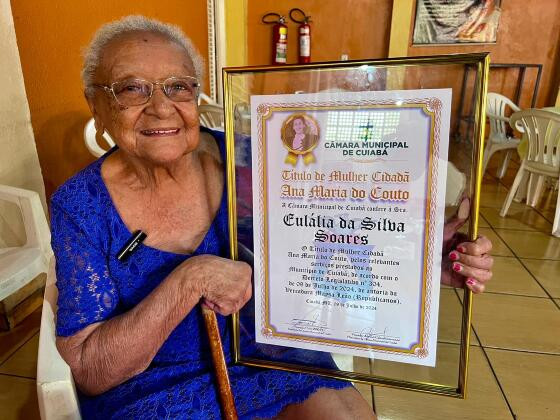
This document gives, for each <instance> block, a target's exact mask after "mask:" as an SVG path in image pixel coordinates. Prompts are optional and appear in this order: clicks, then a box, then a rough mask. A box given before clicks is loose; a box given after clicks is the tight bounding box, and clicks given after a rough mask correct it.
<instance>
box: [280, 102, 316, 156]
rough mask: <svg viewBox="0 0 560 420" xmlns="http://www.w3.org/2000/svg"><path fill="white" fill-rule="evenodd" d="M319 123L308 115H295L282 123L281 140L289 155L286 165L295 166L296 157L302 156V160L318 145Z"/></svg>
mask: <svg viewBox="0 0 560 420" xmlns="http://www.w3.org/2000/svg"><path fill="white" fill-rule="evenodd" d="M319 132H320V130H319V123H318V122H317V120H315V119H314V118H313V117H311V116H310V115H307V114H304V113H295V114H292V115H290V116H289V117H288V118H286V120H285V121H284V122H283V123H282V133H281V139H282V143H284V146H285V147H286V149H288V151H289V154H288V157H287V158H286V163H292V164H294V165H295V162H296V160H297V157H296V156H294V154H295V155H304V160H306V161H307V159H306V157H307V156H309V157H311V156H312V155H310V152H311V151H312V150H313V149H314V148H315V147H316V146H317V144H318V143H319Z"/></svg>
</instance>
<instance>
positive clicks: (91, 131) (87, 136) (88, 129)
mask: <svg viewBox="0 0 560 420" xmlns="http://www.w3.org/2000/svg"><path fill="white" fill-rule="evenodd" d="M96 134H97V130H96V129H95V121H94V119H93V118H91V119H90V120H89V121H88V122H87V124H86V126H85V127H84V140H85V142H86V147H87V149H88V150H89V152H90V153H91V154H92V155H93V156H95V157H100V156H103V155H104V154H105V153H107V150H108V149H104V148H103V147H101V145H99V143H97V137H96ZM103 139H104V140H105V141H106V142H107V144H108V145H109V148H111V147H113V146H114V145H115V142H114V141H113V139H112V138H111V136H110V135H109V133H107V132H104V133H103Z"/></svg>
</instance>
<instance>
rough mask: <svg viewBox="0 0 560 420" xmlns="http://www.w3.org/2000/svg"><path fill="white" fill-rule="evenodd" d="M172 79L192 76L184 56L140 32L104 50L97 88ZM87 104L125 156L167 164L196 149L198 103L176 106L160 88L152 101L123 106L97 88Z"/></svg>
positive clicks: (164, 41)
mask: <svg viewBox="0 0 560 420" xmlns="http://www.w3.org/2000/svg"><path fill="white" fill-rule="evenodd" d="M172 76H192V77H194V69H193V65H192V62H191V60H190V59H189V58H188V57H187V56H186V54H185V51H184V50H183V49H182V48H181V47H179V46H178V45H176V44H174V43H171V42H169V41H168V40H166V39H165V38H163V37H161V36H158V35H155V34H151V33H144V32H142V33H135V34H129V35H125V36H123V37H121V38H118V39H117V40H115V41H113V42H112V43H110V44H109V45H108V46H107V47H106V48H105V50H104V51H103V55H102V58H101V63H100V66H99V69H98V71H97V74H96V76H95V83H98V84H103V85H111V83H113V82H116V81H120V80H123V79H128V78H138V79H144V80H148V81H150V82H155V81H164V80H165V79H168V78H169V77H172ZM88 103H89V105H90V108H91V110H92V112H93V114H94V118H95V120H96V123H97V125H98V126H99V125H102V126H103V127H104V128H105V129H106V130H107V131H108V132H109V134H110V135H111V137H112V138H113V139H114V140H115V142H116V143H117V145H118V146H119V148H120V149H121V150H122V151H123V152H125V153H127V154H129V155H131V156H134V157H136V158H140V159H142V160H145V161H147V162H150V163H152V164H156V165H165V164H166V163H171V162H174V161H176V160H177V159H179V158H181V157H182V156H184V155H185V154H187V153H189V152H191V151H193V150H195V149H196V148H197V146H198V142H199V124H198V111H197V104H196V103H195V100H193V101H192V102H173V101H172V100H170V99H169V98H167V96H165V94H164V92H163V91H162V90H161V85H158V86H154V92H153V95H152V97H151V99H150V100H149V101H148V103H146V104H144V105H138V106H130V107H123V106H121V105H119V104H118V103H117V102H116V101H115V99H114V98H113V96H112V94H111V93H110V92H105V91H104V90H102V89H96V92H95V96H94V97H93V98H90V99H88Z"/></svg>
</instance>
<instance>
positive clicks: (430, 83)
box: [223, 53, 489, 398]
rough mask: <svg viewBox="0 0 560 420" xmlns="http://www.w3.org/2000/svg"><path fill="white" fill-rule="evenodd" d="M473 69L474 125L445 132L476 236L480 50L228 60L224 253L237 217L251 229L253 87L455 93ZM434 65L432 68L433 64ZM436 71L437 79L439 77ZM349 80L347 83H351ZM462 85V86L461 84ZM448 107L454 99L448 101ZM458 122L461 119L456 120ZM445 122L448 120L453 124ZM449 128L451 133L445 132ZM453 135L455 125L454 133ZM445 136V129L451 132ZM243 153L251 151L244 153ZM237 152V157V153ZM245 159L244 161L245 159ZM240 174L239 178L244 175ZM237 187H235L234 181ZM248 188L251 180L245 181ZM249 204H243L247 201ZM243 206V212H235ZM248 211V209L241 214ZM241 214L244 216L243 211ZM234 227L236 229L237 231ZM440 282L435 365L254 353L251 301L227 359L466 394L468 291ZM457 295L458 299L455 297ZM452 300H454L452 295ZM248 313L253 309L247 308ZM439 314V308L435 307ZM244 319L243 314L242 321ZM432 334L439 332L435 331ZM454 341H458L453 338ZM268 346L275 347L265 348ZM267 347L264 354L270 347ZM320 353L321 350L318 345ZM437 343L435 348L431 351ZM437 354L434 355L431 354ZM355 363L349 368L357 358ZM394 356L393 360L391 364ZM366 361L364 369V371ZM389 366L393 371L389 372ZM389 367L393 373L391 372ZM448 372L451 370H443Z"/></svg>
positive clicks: (484, 60)
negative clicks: (448, 311) (449, 314)
mask: <svg viewBox="0 0 560 420" xmlns="http://www.w3.org/2000/svg"><path fill="white" fill-rule="evenodd" d="M467 67H468V68H470V69H471V70H472V69H473V68H474V69H475V75H476V76H475V78H474V79H473V80H472V85H471V86H470V89H471V91H472V92H473V93H474V95H473V96H472V97H474V98H475V101H474V103H473V104H471V105H472V106H471V109H472V113H471V115H470V119H471V121H472V122H473V123H474V129H473V130H472V131H468V132H467V133H466V136H464V137H463V139H462V140H461V141H454V143H451V142H452V140H450V145H451V146H450V160H451V158H452V156H451V152H452V151H457V152H458V153H462V154H463V155H464V156H463V155H461V156H462V157H461V158H460V159H463V161H466V163H465V168H467V170H468V171H465V174H466V179H468V184H467V185H468V188H467V190H466V194H467V195H468V196H469V197H470V204H471V206H470V217H469V221H468V229H467V234H468V237H469V239H470V240H474V239H476V237H477V231H478V208H479V202H480V184H481V179H482V173H481V172H482V152H483V138H484V128H485V127H484V125H485V122H484V116H485V107H486V90H487V84H488V71H489V56H488V54H487V53H476V54H453V55H442V56H432V57H407V58H391V59H384V60H360V61H345V62H328V63H313V64H306V65H287V66H275V67H269V66H266V67H265V66H254V67H231V68H225V69H224V70H223V83H224V110H225V137H226V147H227V188H228V210H229V233H230V247H231V257H232V258H233V259H235V260H237V259H244V258H243V253H244V251H243V249H244V248H245V247H244V246H242V247H241V248H240V245H242V242H240V241H241V239H240V238H241V236H242V235H241V232H240V226H241V224H242V223H244V227H245V230H248V231H249V232H250V231H251V229H252V225H251V222H250V221H249V222H248V221H247V220H249V219H252V214H253V213H252V211H253V210H252V207H251V206H252V203H249V202H250V197H249V198H248V197H245V204H246V206H245V207H243V208H241V207H240V201H242V199H241V198H240V196H239V194H242V193H243V192H242V191H241V189H245V188H246V187H247V185H248V183H249V182H250V176H249V175H248V171H250V166H251V163H250V159H248V160H247V153H249V155H250V153H251V152H250V148H249V151H248V150H247V147H246V148H245V150H241V149H240V144H243V142H246V143H247V144H249V145H250V129H249V121H250V118H251V116H250V113H248V110H249V109H250V108H249V106H248V103H249V98H250V97H251V96H252V95H260V94H270V93H276V94H277V93H294V92H295V93H299V92H298V91H301V90H302V89H301V87H304V90H305V91H306V92H310V93H314V92H318V91H321V90H322V91H324V90H327V91H333V90H339V89H340V86H342V87H343V88H347V87H348V86H349V85H351V86H350V88H352V89H355V90H360V89H361V90H380V89H381V90H386V91H391V90H398V89H417V88H418V87H420V88H424V87H428V88H432V87H436V88H438V87H439V88H441V87H445V88H449V87H451V88H452V91H453V99H454V101H455V100H458V99H459V92H460V89H461V83H462V81H463V75H464V73H463V72H464V71H465V69H466V68H467ZM436 70H437V71H436ZM438 77H439V79H438ZM352 83H354V85H352ZM467 88H469V87H467ZM454 108H455V107H454ZM459 125H460V124H459ZM451 126H455V125H454V124H452V125H451ZM450 134H451V133H450ZM454 134H455V135H457V133H454ZM451 137H452V136H451V135H450V138H451ZM243 154H244V155H245V157H244V158H245V159H246V161H248V162H249V163H248V164H247V165H248V169H247V168H245V169H247V170H245V172H242V171H240V169H239V167H238V166H239V165H238V161H239V159H240V156H241V155H243ZM249 157H250V156H249ZM236 159H238V160H237V161H236ZM246 163H247V162H246ZM243 177H245V178H243ZM240 187H241V188H240ZM249 190H250V188H249ZM249 207H250V208H249ZM242 213H243V214H242ZM247 214H248V216H247ZM243 215H245V216H246V217H244V216H243ZM240 235H241V236H240ZM244 235H246V236H247V238H246V239H247V240H248V241H251V238H250V233H249V234H247V232H245V233H244ZM460 292H461V295H462V296H461V295H460V294H458V293H459V290H456V289H453V290H446V293H445V296H451V297H453V296H455V297H456V298H457V299H456V300H457V302H459V301H460V302H461V303H460V304H458V303H457V305H455V304H453V303H451V306H452V308H453V309H452V310H453V311H455V312H454V316H453V317H454V318H457V319H458V321H457V322H456V323H455V324H454V325H453V326H452V328H453V329H454V331H455V333H454V334H455V335H454V336H453V337H452V338H451V339H448V340H447V342H446V340H443V341H440V340H439V339H438V348H439V346H440V343H441V345H442V348H444V349H447V347H446V346H448V347H449V352H448V353H446V352H445V351H444V352H443V353H442V357H444V356H445V357H447V356H446V355H448V354H452V355H453V356H452V357H450V360H451V361H449V360H447V361H446V362H441V361H439V359H438V363H439V364H440V365H439V366H440V367H439V370H438V371H436V370H432V371H430V369H436V368H438V364H436V368H422V369H419V368H415V367H410V369H409V366H404V367H403V364H402V363H398V362H388V363H386V362H383V361H379V360H377V359H376V360H375V362H373V361H372V359H370V360H369V361H367V360H364V359H365V358H359V360H356V358H354V359H353V362H354V365H353V367H352V369H351V370H349V369H345V370H342V369H340V368H338V367H337V368H332V367H325V366H322V365H320V364H319V365H313V364H310V363H300V362H297V363H296V362H291V361H283V360H279V359H277V358H274V357H273V356H271V357H268V356H267V355H264V356H263V355H262V354H259V357H253V355H251V354H249V355H248V354H247V353H246V352H245V353H244V351H245V350H244V349H245V348H246V347H247V346H248V345H246V344H244V343H247V342H250V338H251V336H250V333H247V332H246V330H247V328H245V327H250V325H249V324H250V323H251V321H250V319H251V307H250V306H251V303H250V304H248V305H247V306H246V308H244V309H242V311H240V312H239V313H237V314H234V315H233V317H232V322H233V340H232V341H233V352H232V355H233V361H234V363H238V364H242V365H247V366H255V367H261V368H273V369H279V370H285V371H293V372H305V373H311V374H318V375H322V376H326V377H330V378H335V379H342V380H348V381H353V382H361V383H366V384H370V385H382V386H388V387H394V388H401V389H407V390H414V391H421V392H427V393H432V394H439V395H446V396H451V397H456V398H465V396H466V391H467V378H468V359H469V345H470V334H471V328H470V325H471V310H472V293H471V292H470V291H469V290H468V289H465V290H464V291H460ZM459 298H460V299H459ZM451 301H452V299H451ZM452 302H453V301H452ZM253 316H254V315H253ZM439 316H440V319H441V317H442V316H443V315H442V313H441V311H440V315H439ZM248 320H249V321H248ZM438 338H439V336H438ZM457 341H458V342H457ZM272 353H274V352H272ZM272 353H271V354H272ZM317 353H321V352H317ZM439 354H440V350H438V355H439ZM438 357H439V356H438ZM358 362H359V364H360V365H361V366H362V367H361V368H359V369H358V368H355V366H356V363H358ZM395 364H396V365H395ZM368 369H369V371H368ZM392 372H393V373H392ZM395 372H396V373H395ZM450 372H453V376H451V375H448V374H449V373H450ZM443 376H449V378H447V377H446V378H445V380H441V381H434V380H426V378H428V379H431V378H436V379H437V378H440V377H443Z"/></svg>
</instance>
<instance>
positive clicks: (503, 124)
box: [486, 92, 520, 139]
mask: <svg viewBox="0 0 560 420" xmlns="http://www.w3.org/2000/svg"><path fill="white" fill-rule="evenodd" d="M508 107H510V108H511V109H512V111H513V112H516V111H519V109H520V108H519V107H518V106H517V105H515V104H514V103H513V101H512V100H511V99H509V98H507V97H505V96H504V95H500V94H499V93H494V92H488V96H487V102H486V115H487V116H488V120H489V121H490V137H491V138H492V137H498V138H501V139H506V138H507V121H508V117H507V116H506V111H507V108H508Z"/></svg>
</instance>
